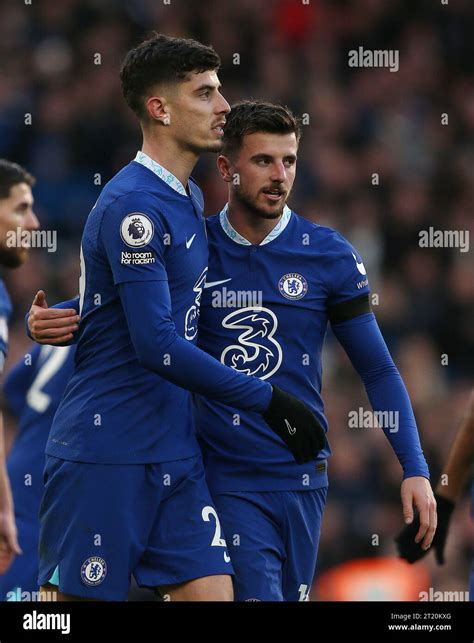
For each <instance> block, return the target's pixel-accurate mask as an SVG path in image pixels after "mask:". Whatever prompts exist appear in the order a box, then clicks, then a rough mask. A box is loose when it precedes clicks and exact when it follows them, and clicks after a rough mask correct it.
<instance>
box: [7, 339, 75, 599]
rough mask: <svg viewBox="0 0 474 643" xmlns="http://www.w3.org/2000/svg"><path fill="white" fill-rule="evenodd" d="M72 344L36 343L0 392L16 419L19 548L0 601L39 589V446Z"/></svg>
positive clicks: (11, 461) (12, 473)
mask: <svg viewBox="0 0 474 643" xmlns="http://www.w3.org/2000/svg"><path fill="white" fill-rule="evenodd" d="M75 350H76V349H75V347H74V346H65V347H61V346H39V345H37V344H35V345H34V346H33V347H32V349H31V350H30V352H29V353H26V354H25V356H24V357H22V358H21V359H20V361H19V362H18V363H17V364H16V365H15V366H14V367H13V369H12V370H11V371H10V372H9V373H8V375H7V377H6V378H5V384H4V386H3V394H4V398H5V400H6V403H7V406H8V409H9V411H10V412H11V414H12V415H13V416H15V417H16V418H17V420H18V423H17V425H18V435H17V437H16V438H15V441H14V443H13V447H12V448H11V450H10V453H9V454H8V458H7V471H8V477H9V479H10V485H11V489H12V494H13V502H14V506H15V520H16V526H17V530H18V536H19V542H20V546H21V549H22V551H23V553H22V555H21V556H17V557H16V558H15V560H14V561H13V564H12V565H11V567H10V569H9V570H8V571H7V572H6V573H5V574H4V575H2V576H0V600H14V601H16V600H23V597H25V596H26V597H27V600H31V597H33V596H36V595H37V592H38V589H39V588H38V538H39V520H38V513H39V507H40V502H41V497H42V495H43V469H44V459H45V458H44V449H45V446H46V440H47V437H48V434H49V430H50V428H51V423H52V421H53V417H54V414H55V412H56V409H57V407H58V405H59V402H60V400H61V397H62V395H63V393H64V388H65V386H66V383H67V381H68V379H69V377H70V375H71V373H72V370H73V367H74V353H75Z"/></svg>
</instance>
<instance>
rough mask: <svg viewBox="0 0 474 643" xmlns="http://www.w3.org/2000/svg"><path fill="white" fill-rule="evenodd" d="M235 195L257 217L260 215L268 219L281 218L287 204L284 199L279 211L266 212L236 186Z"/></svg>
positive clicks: (261, 217)
mask: <svg viewBox="0 0 474 643" xmlns="http://www.w3.org/2000/svg"><path fill="white" fill-rule="evenodd" d="M235 196H236V197H237V199H238V200H239V201H240V203H241V204H242V205H244V206H245V207H246V208H247V210H249V212H251V213H252V214H254V215H255V216H257V217H260V219H268V220H271V221H273V220H274V219H279V218H280V217H281V215H282V214H283V210H284V208H285V205H286V202H285V201H284V202H283V204H282V206H281V209H280V211H279V212H275V214H270V213H269V212H265V211H264V210H261V209H260V208H258V207H257V206H256V205H255V204H254V203H252V201H250V199H248V198H247V196H246V195H245V194H244V192H242V191H241V190H240V189H239V188H236V190H235Z"/></svg>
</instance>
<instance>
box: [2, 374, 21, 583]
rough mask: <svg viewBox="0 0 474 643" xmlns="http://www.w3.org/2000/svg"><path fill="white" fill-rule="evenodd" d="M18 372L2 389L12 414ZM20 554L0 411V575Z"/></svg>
mask: <svg viewBox="0 0 474 643" xmlns="http://www.w3.org/2000/svg"><path fill="white" fill-rule="evenodd" d="M18 372H19V367H15V368H14V369H12V371H11V372H10V374H9V375H8V378H7V381H6V382H5V387H4V394H5V398H6V399H7V400H8V401H9V397H8V395H9V393H8V392H9V391H12V393H13V396H14V399H12V400H11V403H9V406H11V408H12V411H14V412H16V411H17V409H18V406H19V403H18V402H17V399H18V398H19V397H21V396H22V394H24V387H23V386H22V384H21V382H20V379H21V378H19V377H17V373H18ZM9 402H10V401H9ZM21 553H22V552H21V549H20V546H19V544H18V536H17V530H16V524H15V508H14V503H13V495H12V491H11V487H10V480H9V478H8V472H7V466H6V449H5V436H4V427H3V412H2V410H0V574H4V573H5V572H7V571H8V569H9V567H10V565H11V564H12V562H13V559H14V558H15V555H17V554H21Z"/></svg>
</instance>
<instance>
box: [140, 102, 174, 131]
mask: <svg viewBox="0 0 474 643" xmlns="http://www.w3.org/2000/svg"><path fill="white" fill-rule="evenodd" d="M145 106H146V111H147V113H148V116H149V117H150V119H151V120H152V121H159V122H160V123H162V124H163V125H169V124H170V123H171V114H170V110H169V106H168V104H167V101H166V98H164V97H163V96H151V97H150V98H149V99H148V100H147V101H146V103H145Z"/></svg>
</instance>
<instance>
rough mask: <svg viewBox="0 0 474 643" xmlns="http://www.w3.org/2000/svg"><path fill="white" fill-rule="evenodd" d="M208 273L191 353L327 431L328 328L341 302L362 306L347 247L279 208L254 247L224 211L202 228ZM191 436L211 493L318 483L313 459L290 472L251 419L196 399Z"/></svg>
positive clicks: (363, 281) (356, 264)
mask: <svg viewBox="0 0 474 643" xmlns="http://www.w3.org/2000/svg"><path fill="white" fill-rule="evenodd" d="M207 230H208V239H209V272H208V276H207V283H206V285H205V289H204V292H203V297H202V306H201V317H200V323H199V346H200V347H201V348H203V349H204V350H206V351H207V352H209V353H211V354H212V355H213V356H214V357H216V358H217V359H219V360H220V361H221V362H222V363H224V364H226V365H228V366H231V367H232V368H234V369H237V370H239V371H241V372H243V373H247V374H249V375H256V376H257V377H259V378H261V379H266V380H268V381H270V382H271V383H274V384H276V385H278V386H280V387H281V388H282V389H284V390H286V391H288V392H289V393H292V394H294V395H295V396H296V397H298V398H299V399H301V400H302V401H304V402H305V403H306V404H307V405H308V406H309V407H310V408H311V409H312V411H313V412H314V413H315V414H316V416H317V418H318V420H319V422H320V423H321V425H322V426H323V427H324V428H325V429H327V421H326V418H325V416H324V407H323V401H322V399H321V374H322V371H321V355H322V349H323V342H324V337H325V334H326V328H327V325H328V320H333V319H335V318H336V317H337V319H338V320H341V319H344V310H345V307H346V302H348V301H351V304H352V303H353V301H359V300H360V301H362V300H365V301H366V305H368V303H367V298H368V293H369V285H368V280H367V275H366V272H365V268H364V265H363V263H362V260H361V258H360V257H359V255H358V254H357V253H356V251H355V250H354V248H353V247H352V246H351V245H350V244H349V243H348V242H347V241H346V240H345V239H344V238H343V237H342V236H341V235H340V234H339V233H338V232H335V231H334V230H331V229H330V228H326V227H323V226H320V225H316V224H314V223H311V222H309V221H307V220H306V219H303V218H302V217H299V216H298V215H297V214H296V213H294V212H292V211H290V210H289V208H286V209H285V213H284V215H283V217H282V219H281V220H280V222H279V224H278V226H277V227H276V228H275V229H274V230H273V231H272V233H271V234H270V235H269V236H268V237H267V238H266V239H265V240H264V242H262V244H260V245H251V244H250V243H248V242H247V241H245V240H244V239H242V237H241V236H240V235H239V234H238V233H237V232H236V231H235V230H234V229H233V228H232V226H231V225H230V223H229V221H228V219H227V215H226V210H225V209H224V210H223V212H222V213H221V214H220V215H217V216H213V217H210V218H209V219H208V221H207ZM195 402H196V415H197V430H198V434H199V438H200V442H201V444H202V448H203V452H204V460H205V466H206V473H207V476H208V481H209V485H210V489H211V492H213V493H215V492H221V491H266V490H268V491H271V490H301V489H303V490H304V489H305V488H307V489H315V488H318V487H322V486H325V485H326V484H327V475H326V474H325V467H324V465H323V463H322V462H321V461H323V460H325V459H326V458H327V457H328V456H329V455H330V451H329V449H325V450H323V451H322V452H320V454H319V456H318V461H316V462H314V461H313V462H310V463H307V464H304V465H298V464H296V463H295V461H294V460H293V458H292V455H291V453H290V451H289V450H288V449H287V447H286V446H285V444H284V442H283V441H282V440H281V439H280V438H279V437H278V436H277V435H276V434H275V433H273V432H272V431H271V430H270V429H269V428H268V427H267V426H266V424H265V422H263V421H262V418H261V417H260V416H259V415H258V414H256V413H254V412H243V411H239V410H238V409H235V408H231V407H229V406H226V405H223V404H221V403H217V402H214V401H211V400H208V399H206V398H204V397H201V396H196V398H195Z"/></svg>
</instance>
